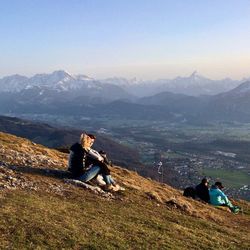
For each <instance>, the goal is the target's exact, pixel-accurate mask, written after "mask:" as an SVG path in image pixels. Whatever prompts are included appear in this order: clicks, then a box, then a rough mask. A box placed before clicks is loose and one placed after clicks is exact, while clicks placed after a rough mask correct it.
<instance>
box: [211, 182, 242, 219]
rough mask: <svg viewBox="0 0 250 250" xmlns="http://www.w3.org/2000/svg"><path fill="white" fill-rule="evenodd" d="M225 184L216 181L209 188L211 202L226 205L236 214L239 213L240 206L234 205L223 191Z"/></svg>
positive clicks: (215, 204) (216, 204)
mask: <svg viewBox="0 0 250 250" xmlns="http://www.w3.org/2000/svg"><path fill="white" fill-rule="evenodd" d="M223 188H224V187H223V185H222V183H221V182H220V181H217V182H215V184H214V185H212V187H211V188H210V190H209V197H210V203H211V204H212V205H214V206H226V207H228V208H229V209H230V210H231V212H233V213H234V214H237V213H239V211H240V207H238V206H234V205H233V204H232V203H231V202H230V201H229V199H228V198H227V196H226V195H225V194H224V193H223V192H222V189H223Z"/></svg>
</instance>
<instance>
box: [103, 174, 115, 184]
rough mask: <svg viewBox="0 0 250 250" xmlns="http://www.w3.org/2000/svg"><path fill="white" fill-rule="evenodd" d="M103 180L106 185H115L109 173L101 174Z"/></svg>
mask: <svg viewBox="0 0 250 250" xmlns="http://www.w3.org/2000/svg"><path fill="white" fill-rule="evenodd" d="M103 180H104V181H105V182H106V184H108V185H110V184H114V185H115V181H114V180H113V178H112V177H111V175H103Z"/></svg>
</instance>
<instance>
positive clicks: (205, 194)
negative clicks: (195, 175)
mask: <svg viewBox="0 0 250 250" xmlns="http://www.w3.org/2000/svg"><path fill="white" fill-rule="evenodd" d="M208 185H209V181H208V179H207V178H203V179H202V180H201V183H200V184H199V185H197V186H196V187H195V192H196V196H197V198H199V199H201V200H202V201H204V202H206V203H208V202H209V200H210V197H209V190H208Z"/></svg>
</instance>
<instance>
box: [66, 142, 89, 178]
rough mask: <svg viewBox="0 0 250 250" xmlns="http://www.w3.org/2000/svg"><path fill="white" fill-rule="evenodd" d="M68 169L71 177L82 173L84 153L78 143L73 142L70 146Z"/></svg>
mask: <svg viewBox="0 0 250 250" xmlns="http://www.w3.org/2000/svg"><path fill="white" fill-rule="evenodd" d="M69 150H70V155H69V163H68V170H69V171H70V172H71V173H72V175H73V177H75V178H77V177H79V176H81V175H82V174H83V173H84V165H83V161H84V158H85V155H86V152H85V150H84V149H83V147H82V145H81V144H80V143H75V144H73V145H72V146H71V147H70V149H69Z"/></svg>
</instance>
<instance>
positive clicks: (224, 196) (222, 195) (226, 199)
mask: <svg viewBox="0 0 250 250" xmlns="http://www.w3.org/2000/svg"><path fill="white" fill-rule="evenodd" d="M220 195H221V198H222V199H223V200H224V201H225V204H228V203H229V200H228V198H227V196H226V195H225V194H224V193H223V192H222V191H221V190H220Z"/></svg>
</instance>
